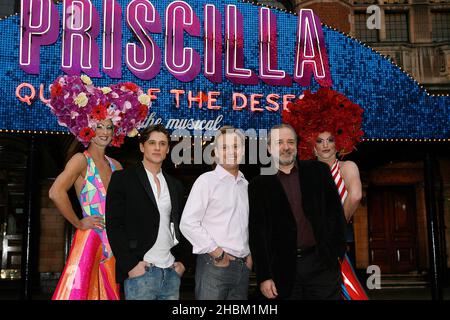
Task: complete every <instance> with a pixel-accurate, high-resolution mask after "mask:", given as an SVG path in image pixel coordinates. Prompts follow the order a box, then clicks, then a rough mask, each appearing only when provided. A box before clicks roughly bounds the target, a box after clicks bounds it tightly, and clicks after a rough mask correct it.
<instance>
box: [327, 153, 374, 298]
mask: <svg viewBox="0 0 450 320" xmlns="http://www.w3.org/2000/svg"><path fill="white" fill-rule="evenodd" d="M331 175H332V176H333V180H334V183H335V184H336V187H337V189H338V192H339V196H340V197H341V202H342V204H344V201H345V199H346V198H347V196H348V192H347V188H346V187H345V183H344V179H342V177H341V168H340V166H339V161H338V160H337V159H336V161H335V162H334V163H333V165H332V166H331ZM341 274H342V285H341V286H342V297H343V298H344V300H368V299H369V298H368V297H367V294H366V292H365V291H364V289H363V287H362V286H361V283H359V280H358V278H357V277H356V274H355V270H353V267H352V265H351V263H350V260H349V259H348V257H347V254H346V255H345V257H344V259H343V260H342V261H341Z"/></svg>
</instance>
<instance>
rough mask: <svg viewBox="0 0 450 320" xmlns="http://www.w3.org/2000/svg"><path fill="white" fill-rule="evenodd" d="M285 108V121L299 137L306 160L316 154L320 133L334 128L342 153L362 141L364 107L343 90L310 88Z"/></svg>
mask: <svg viewBox="0 0 450 320" xmlns="http://www.w3.org/2000/svg"><path fill="white" fill-rule="evenodd" d="M287 108H288V110H283V113H282V121H283V122H284V123H287V124H290V125H291V126H292V127H293V128H294V130H295V132H296V133H297V135H298V137H299V142H298V153H299V157H300V159H302V160H305V159H313V158H314V152H313V151H314V145H315V141H316V139H317V136H318V135H319V134H320V133H322V132H325V131H327V132H330V133H331V134H332V135H333V136H334V138H335V143H336V150H337V152H338V153H339V156H340V157H343V156H344V155H346V154H348V153H350V152H352V151H353V150H354V148H355V145H356V144H357V143H358V142H360V141H361V138H362V136H363V135H364V132H363V131H362V130H361V124H362V114H363V109H362V108H361V107H360V106H359V105H357V104H355V103H353V102H351V101H350V100H349V99H348V98H347V97H346V96H344V95H343V94H341V93H339V92H337V91H334V90H331V89H329V88H320V89H319V90H318V91H317V92H316V93H312V92H311V91H309V90H306V91H305V92H304V95H303V97H302V98H301V99H298V100H296V101H294V102H292V103H289V104H288V106H287Z"/></svg>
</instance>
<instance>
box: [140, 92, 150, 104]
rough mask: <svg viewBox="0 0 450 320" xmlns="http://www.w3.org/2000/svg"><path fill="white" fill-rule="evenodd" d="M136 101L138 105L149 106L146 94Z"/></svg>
mask: <svg viewBox="0 0 450 320" xmlns="http://www.w3.org/2000/svg"><path fill="white" fill-rule="evenodd" d="M138 100H139V102H140V103H142V104H145V105H146V106H148V105H149V104H150V96H149V95H148V94H141V95H140V96H139V97H138Z"/></svg>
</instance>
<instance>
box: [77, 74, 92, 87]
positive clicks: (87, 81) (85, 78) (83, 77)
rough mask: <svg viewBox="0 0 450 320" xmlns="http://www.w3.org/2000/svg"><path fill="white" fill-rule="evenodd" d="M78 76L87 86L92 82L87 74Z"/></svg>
mask: <svg viewBox="0 0 450 320" xmlns="http://www.w3.org/2000/svg"><path fill="white" fill-rule="evenodd" d="M80 78H81V81H83V82H84V84H87V85H88V86H90V85H91V84H92V80H91V78H89V77H88V76H87V75H85V74H83V75H82V76H81V77H80Z"/></svg>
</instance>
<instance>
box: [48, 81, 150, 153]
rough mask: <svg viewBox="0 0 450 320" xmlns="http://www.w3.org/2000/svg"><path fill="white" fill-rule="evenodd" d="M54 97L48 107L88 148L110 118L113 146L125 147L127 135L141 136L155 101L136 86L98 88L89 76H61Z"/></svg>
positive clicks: (124, 85)
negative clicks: (141, 130) (143, 125)
mask: <svg viewBox="0 0 450 320" xmlns="http://www.w3.org/2000/svg"><path fill="white" fill-rule="evenodd" d="M50 96H51V98H50V103H49V104H48V106H49V107H50V109H51V110H52V112H53V114H55V115H56V117H57V118H58V123H59V124H60V125H62V126H65V127H67V128H69V130H70V132H72V133H73V134H74V135H75V136H76V137H77V139H78V140H79V141H80V142H81V143H82V144H83V145H84V146H85V147H87V146H88V144H89V142H90V141H91V139H92V138H93V137H94V136H95V128H96V127H97V123H98V122H99V121H102V120H106V119H111V121H112V123H113V125H114V126H115V128H114V135H113V139H112V143H111V145H112V146H115V147H119V146H120V145H122V144H123V142H124V138H125V136H126V135H128V136H134V135H136V134H137V128H139V126H140V125H142V123H143V121H144V120H145V118H146V117H147V114H148V109H149V107H150V102H151V101H150V97H149V96H148V95H146V94H144V93H143V91H142V89H141V87H139V86H138V85H136V84H134V83H131V82H125V83H117V84H114V85H111V86H109V87H103V88H97V87H94V85H93V84H92V81H91V79H90V78H89V77H88V76H86V75H83V76H81V77H80V76H66V75H64V76H60V77H58V78H57V79H56V80H55V81H54V82H53V84H52V85H51V86H50Z"/></svg>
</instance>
